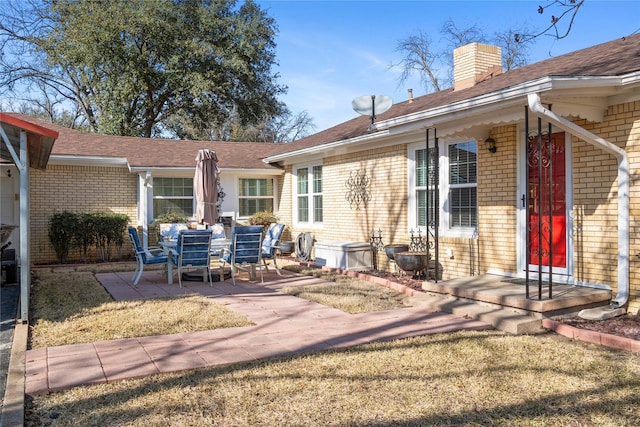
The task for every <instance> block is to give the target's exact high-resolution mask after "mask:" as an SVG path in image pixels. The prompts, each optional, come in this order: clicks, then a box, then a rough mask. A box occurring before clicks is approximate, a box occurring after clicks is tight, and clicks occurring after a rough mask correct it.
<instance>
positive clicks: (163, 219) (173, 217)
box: [153, 212, 189, 224]
mask: <svg viewBox="0 0 640 427" xmlns="http://www.w3.org/2000/svg"><path fill="white" fill-rule="evenodd" d="M182 222H189V217H188V216H185V215H182V214H179V213H175V212H169V213H165V214H162V215H160V216H158V217H157V218H156V219H155V221H153V223H154V224H178V223H182Z"/></svg>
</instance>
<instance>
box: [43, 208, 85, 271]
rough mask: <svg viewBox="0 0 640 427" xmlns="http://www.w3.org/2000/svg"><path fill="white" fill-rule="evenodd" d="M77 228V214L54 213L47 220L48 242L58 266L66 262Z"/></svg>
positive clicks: (66, 212) (67, 212)
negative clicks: (54, 253)
mask: <svg viewBox="0 0 640 427" xmlns="http://www.w3.org/2000/svg"><path fill="white" fill-rule="evenodd" d="M77 227H78V214H75V213H73V212H69V211H64V212H60V213H55V214H53V215H51V217H50V218H49V241H50V242H51V246H53V250H54V251H55V252H56V257H57V258H58V262H59V263H60V264H64V263H65V262H67V257H68V256H69V251H70V250H71V246H72V245H73V244H74V235H75V230H76V229H77Z"/></svg>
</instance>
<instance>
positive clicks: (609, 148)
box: [528, 93, 630, 308]
mask: <svg viewBox="0 0 640 427" xmlns="http://www.w3.org/2000/svg"><path fill="white" fill-rule="evenodd" d="M528 101H529V109H530V110H531V111H532V112H533V113H534V114H536V115H537V116H539V117H544V118H546V119H547V120H549V122H551V123H553V124H554V125H556V126H558V127H559V128H560V129H562V130H564V131H566V132H569V133H570V134H571V135H575V136H577V137H579V138H580V139H582V140H583V141H585V142H587V143H589V144H591V145H593V146H595V147H598V148H601V149H602V150H603V151H605V152H607V153H609V154H612V155H614V156H615V157H616V159H617V161H618V294H617V295H616V296H615V298H613V300H611V306H612V308H620V307H623V306H624V305H625V304H626V303H627V301H628V299H629V229H630V228H629V224H630V222H629V179H630V176H629V157H628V156H627V153H626V152H625V151H624V150H623V149H621V148H620V147H618V146H616V145H614V144H612V143H611V142H609V141H607V140H605V139H603V138H600V137H599V136H597V135H595V134H593V133H591V132H589V131H587V130H585V129H583V128H581V127H580V126H578V125H576V124H574V123H572V122H570V121H568V120H566V119H564V118H562V117H558V116H557V115H555V114H554V113H553V112H551V111H549V110H548V109H546V108H544V107H543V106H542V103H541V102H540V96H539V95H538V94H537V93H530V94H529V95H528Z"/></svg>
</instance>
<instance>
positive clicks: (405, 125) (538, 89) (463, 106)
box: [264, 72, 640, 163]
mask: <svg viewBox="0 0 640 427" xmlns="http://www.w3.org/2000/svg"><path fill="white" fill-rule="evenodd" d="M639 81H640V72H634V73H631V74H627V75H624V76H596V77H594V76H575V77H566V76H559V77H555V76H546V77H541V78H538V79H535V80H531V81H527V82H525V83H521V84H518V85H514V86H511V87H508V88H505V89H501V90H498V91H494V92H490V93H488V94H484V95H480V96H476V97H473V98H469V99H465V100H463V101H458V102H454V103H451V104H447V105H443V106H439V107H435V108H431V109H428V110H423V111H419V112H416V113H412V114H407V115H404V116H399V117H394V118H392V119H388V120H381V121H379V122H377V123H376V128H377V129H379V131H378V132H375V133H371V134H367V135H361V136H358V137H355V138H348V139H344V140H340V141H334V142H329V143H326V144H321V145H317V146H314V147H309V148H304V149H301V150H295V151H290V152H287V153H282V154H278V155H275V156H270V157H267V158H265V159H264V161H265V162H268V163H275V162H281V161H284V160H286V159H290V158H292V157H298V156H308V155H313V154H317V153H319V152H323V151H326V150H330V149H335V148H339V147H342V146H345V145H354V144H358V143H361V142H368V141H371V140H374V139H378V138H381V137H384V136H388V135H390V134H391V133H398V132H402V131H407V130H411V129H415V128H428V127H433V126H437V125H438V124H440V123H444V122H447V121H450V120H451V119H452V117H451V116H452V115H453V114H455V115H456V117H455V118H456V119H457V120H459V119H460V118H462V117H463V116H465V115H468V114H472V112H473V114H475V113H478V112H479V111H480V110H484V111H486V109H487V108H493V106H495V105H499V106H500V109H504V108H505V107H506V106H508V105H509V104H511V105H517V104H522V105H526V97H527V95H528V94H529V93H544V92H548V91H550V90H553V89H585V88H593V89H595V88H603V87H605V88H606V87H615V86H622V85H629V84H635V83H637V82H639ZM460 113H462V114H460ZM391 129H393V132H391V131H390V130H391Z"/></svg>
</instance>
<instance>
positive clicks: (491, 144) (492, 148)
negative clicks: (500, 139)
mask: <svg viewBox="0 0 640 427" xmlns="http://www.w3.org/2000/svg"><path fill="white" fill-rule="evenodd" d="M484 145H485V146H486V147H487V151H489V152H490V153H495V152H496V151H498V148H497V147H496V140H495V139H493V138H491V137H489V138H487V139H485V140H484Z"/></svg>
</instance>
